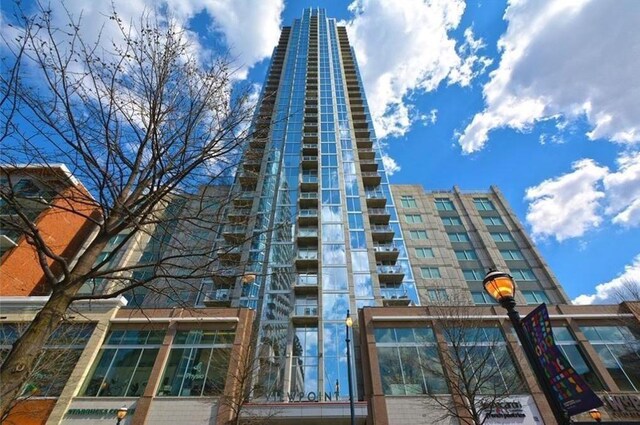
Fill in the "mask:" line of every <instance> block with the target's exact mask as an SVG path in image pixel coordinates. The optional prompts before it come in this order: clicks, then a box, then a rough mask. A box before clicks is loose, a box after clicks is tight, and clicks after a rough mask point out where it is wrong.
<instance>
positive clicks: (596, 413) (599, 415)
mask: <svg viewBox="0 0 640 425" xmlns="http://www.w3.org/2000/svg"><path fill="white" fill-rule="evenodd" d="M589 416H591V419H593V420H594V421H596V422H598V423H600V422H602V413H600V411H599V410H598V409H591V410H589Z"/></svg>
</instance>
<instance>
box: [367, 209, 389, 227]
mask: <svg viewBox="0 0 640 425" xmlns="http://www.w3.org/2000/svg"><path fill="white" fill-rule="evenodd" d="M368 213H369V222H370V223H372V224H389V219H391V213H390V212H389V210H388V209H386V208H370V209H369V211H368Z"/></svg>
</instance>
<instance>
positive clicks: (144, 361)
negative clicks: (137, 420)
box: [80, 330, 164, 397]
mask: <svg viewBox="0 0 640 425" xmlns="http://www.w3.org/2000/svg"><path fill="white" fill-rule="evenodd" d="M163 338H164V331H139V330H126V331H125V330H114V331H111V332H109V334H108V335H107V339H106V341H105V343H104V344H103V345H102V348H101V349H100V353H99V354H98V358H97V359H96V361H95V363H94V364H93V368H92V370H91V372H89V378H88V379H87V381H86V382H85V384H84V388H83V389H82V390H81V391H80V394H82V395H83V396H88V397H139V396H141V395H142V394H143V393H144V389H145V386H146V385H147V382H148V381H149V375H150V374H151V369H152V368H153V364H154V362H155V360H156V356H157V354H158V349H159V348H160V344H162V340H163Z"/></svg>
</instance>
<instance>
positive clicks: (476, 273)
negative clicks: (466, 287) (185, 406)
mask: <svg viewBox="0 0 640 425" xmlns="http://www.w3.org/2000/svg"><path fill="white" fill-rule="evenodd" d="M462 274H463V275H464V280H483V279H484V276H485V274H486V273H485V272H484V270H482V269H462Z"/></svg>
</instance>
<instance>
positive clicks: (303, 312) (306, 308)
mask: <svg viewBox="0 0 640 425" xmlns="http://www.w3.org/2000/svg"><path fill="white" fill-rule="evenodd" d="M293 314H295V315H296V316H310V317H311V316H317V315H318V306H317V305H296V306H295V307H294V309H293Z"/></svg>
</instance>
